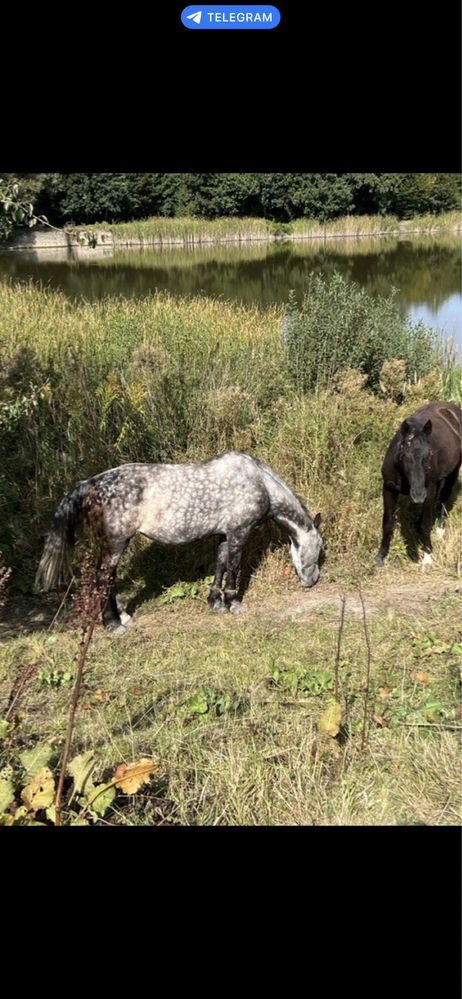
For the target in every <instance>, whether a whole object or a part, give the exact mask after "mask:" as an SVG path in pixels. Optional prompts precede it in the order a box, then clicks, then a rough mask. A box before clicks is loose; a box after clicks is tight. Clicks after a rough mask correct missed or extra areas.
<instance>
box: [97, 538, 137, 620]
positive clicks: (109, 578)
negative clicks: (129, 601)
mask: <svg viewBox="0 0 462 999" xmlns="http://www.w3.org/2000/svg"><path fill="white" fill-rule="evenodd" d="M127 544H128V542H127V541H124V542H123V543H121V544H119V545H117V547H113V548H112V549H111V550H110V551H106V552H104V553H103V555H102V557H101V559H100V563H99V566H98V570H97V574H96V578H97V583H98V584H102V585H103V586H105V587H106V586H107V587H108V596H107V599H106V602H105V604H104V606H103V609H102V619H103V624H104V627H105V628H107V629H108V631H114V632H118V631H120V633H122V632H123V631H125V627H124V624H126V623H128V620H129V618H128V619H127V616H126V620H125V622H123V621H122V619H121V616H120V613H119V608H118V605H117V597H116V589H115V581H116V575H117V566H118V564H119V560H120V557H121V555H122V553H123V551H124V550H125V548H126V547H127Z"/></svg>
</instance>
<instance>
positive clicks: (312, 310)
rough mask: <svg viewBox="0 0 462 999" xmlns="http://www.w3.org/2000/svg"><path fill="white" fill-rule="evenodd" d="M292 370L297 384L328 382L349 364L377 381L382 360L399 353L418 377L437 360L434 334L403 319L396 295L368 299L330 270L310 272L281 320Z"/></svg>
mask: <svg viewBox="0 0 462 999" xmlns="http://www.w3.org/2000/svg"><path fill="white" fill-rule="evenodd" d="M284 340H285V343H286V346H287V350H288V354H289V359H290V370H291V373H292V376H293V378H294V381H295V383H296V384H297V386H298V388H299V389H300V390H302V391H308V390H310V389H312V388H313V387H314V385H318V386H319V385H328V384H331V383H332V381H333V379H334V377H335V375H336V374H337V372H338V371H340V370H342V369H344V368H346V367H351V368H354V369H358V370H360V371H363V372H364V373H365V374H366V375H368V378H369V383H370V384H371V386H372V387H374V388H375V387H377V385H378V384H379V376H380V372H381V370H382V368H383V365H384V363H385V362H387V361H390V360H391V359H397V358H399V359H400V361H401V362H404V365H405V369H406V376H407V378H408V379H409V378H419V377H420V376H421V375H423V374H426V373H427V372H428V371H429V370H430V369H431V367H432V365H433V364H434V363H435V354H434V351H433V336H432V334H431V332H430V331H429V330H428V329H427V328H425V327H424V326H423V325H422V324H419V323H418V324H416V325H412V324H411V322H410V321H409V320H408V319H404V318H403V316H402V314H401V312H400V310H399V308H398V305H397V304H396V298H395V294H394V293H392V294H391V295H390V296H388V297H387V298H385V297H383V296H377V297H376V298H372V297H371V296H370V295H368V293H367V291H366V290H365V289H363V288H360V287H359V286H358V285H355V284H352V283H351V282H349V281H346V280H345V279H344V278H343V277H342V276H341V275H340V274H337V273H334V275H333V276H332V277H331V278H330V279H325V278H324V277H323V276H321V275H314V274H312V275H311V276H310V278H309V280H308V282H307V286H306V291H305V295H304V298H303V302H302V304H301V306H299V305H298V304H297V302H296V300H295V296H293V295H292V296H291V299H290V302H289V305H288V308H287V311H286V316H285V324H284Z"/></svg>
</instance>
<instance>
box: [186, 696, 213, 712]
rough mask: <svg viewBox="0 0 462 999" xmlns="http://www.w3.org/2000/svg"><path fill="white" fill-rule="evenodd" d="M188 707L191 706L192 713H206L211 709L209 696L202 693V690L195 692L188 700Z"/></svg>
mask: <svg viewBox="0 0 462 999" xmlns="http://www.w3.org/2000/svg"><path fill="white" fill-rule="evenodd" d="M187 707H188V708H189V710H190V711H191V713H192V714H197V715H205V714H207V711H208V710H209V704H208V701H207V698H206V696H205V694H203V693H202V691H199V692H198V693H197V694H194V695H193V696H192V697H190V698H189V701H188V702H187Z"/></svg>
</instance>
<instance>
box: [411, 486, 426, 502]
mask: <svg viewBox="0 0 462 999" xmlns="http://www.w3.org/2000/svg"><path fill="white" fill-rule="evenodd" d="M426 498H427V490H426V489H423V490H422V492H418V490H414V489H411V500H412V502H413V503H424V502H425V500H426Z"/></svg>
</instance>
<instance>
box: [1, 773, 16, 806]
mask: <svg viewBox="0 0 462 999" xmlns="http://www.w3.org/2000/svg"><path fill="white" fill-rule="evenodd" d="M9 770H10V768H7V767H5V770H2V771H1V773H0V812H5V811H6V809H7V808H8V805H11V802H12V801H13V799H14V788H13V784H12V781H11V780H10V778H9V776H8V775H7V774H8V771H9Z"/></svg>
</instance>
